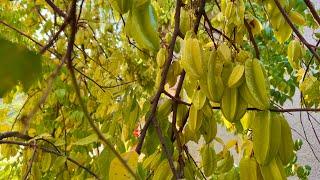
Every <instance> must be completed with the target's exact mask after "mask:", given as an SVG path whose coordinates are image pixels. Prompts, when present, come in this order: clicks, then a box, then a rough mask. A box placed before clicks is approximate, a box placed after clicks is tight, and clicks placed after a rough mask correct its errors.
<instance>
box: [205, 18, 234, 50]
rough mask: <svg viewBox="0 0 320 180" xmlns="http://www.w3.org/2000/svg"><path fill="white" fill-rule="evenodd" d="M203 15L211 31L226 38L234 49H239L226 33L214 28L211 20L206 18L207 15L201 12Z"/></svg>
mask: <svg viewBox="0 0 320 180" xmlns="http://www.w3.org/2000/svg"><path fill="white" fill-rule="evenodd" d="M203 17H204V19H205V21H206V22H207V24H208V25H209V28H210V30H211V31H213V32H216V33H218V34H220V35H222V36H223V37H224V38H225V39H226V40H228V41H229V42H230V43H231V45H232V46H233V47H234V49H235V50H236V51H239V49H238V48H237V46H236V45H235V43H234V41H233V40H232V39H230V38H229V37H228V36H227V35H225V34H224V33H223V32H222V31H220V30H219V29H217V28H214V27H213V26H212V24H211V21H210V19H209V18H208V16H207V14H206V13H203Z"/></svg>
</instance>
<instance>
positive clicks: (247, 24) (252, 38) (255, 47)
mask: <svg viewBox="0 0 320 180" xmlns="http://www.w3.org/2000/svg"><path fill="white" fill-rule="evenodd" d="M244 25H245V26H246V28H247V31H248V34H249V38H250V41H251V43H252V45H253V47H254V51H255V53H256V58H257V59H260V52H259V47H258V45H257V43H256V41H255V40H254V37H253V34H252V31H251V27H250V25H249V23H248V22H247V20H246V19H244Z"/></svg>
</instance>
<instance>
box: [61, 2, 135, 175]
mask: <svg viewBox="0 0 320 180" xmlns="http://www.w3.org/2000/svg"><path fill="white" fill-rule="evenodd" d="M76 2H77V0H73V1H72V5H71V7H72V10H71V11H70V18H71V20H70V25H71V35H70V37H69V40H68V46H67V52H66V55H65V59H66V61H67V68H68V70H69V72H70V76H71V80H72V84H73V86H74V89H75V91H76V96H77V98H78V99H79V103H80V106H81V108H82V110H83V112H84V115H85V117H86V118H87V119H88V121H89V124H90V126H91V127H92V129H93V130H94V131H95V133H96V134H97V135H98V137H99V139H100V140H101V141H102V142H103V143H104V144H106V146H107V147H108V148H109V149H110V150H111V152H112V153H113V154H114V155H115V156H116V158H117V159H119V161H120V163H121V164H122V165H123V166H124V167H125V168H126V169H127V170H128V172H129V173H130V174H131V175H132V176H133V177H134V178H135V179H137V176H136V174H135V173H134V171H133V170H132V169H131V168H130V167H129V166H128V164H127V163H126V161H125V160H124V159H123V158H122V157H121V155H120V154H119V153H118V152H117V151H116V150H115V149H114V147H113V145H112V144H111V143H110V142H109V141H108V140H107V139H106V137H105V136H104V135H103V133H102V132H101V131H100V129H99V128H98V127H97V126H96V125H95V123H94V121H93V119H91V116H90V115H89V112H88V110H87V108H86V105H85V104H84V102H83V100H82V98H81V94H80V88H79V86H78V83H77V80H76V77H75V73H74V68H73V65H72V58H71V54H72V52H73V45H74V41H75V36H76V33H77V19H76Z"/></svg>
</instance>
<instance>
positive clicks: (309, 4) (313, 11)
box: [304, 0, 320, 26]
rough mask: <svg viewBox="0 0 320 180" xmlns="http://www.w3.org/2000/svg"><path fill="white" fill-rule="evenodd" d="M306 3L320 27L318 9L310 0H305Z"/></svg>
mask: <svg viewBox="0 0 320 180" xmlns="http://www.w3.org/2000/svg"><path fill="white" fill-rule="evenodd" d="M304 3H306V5H307V6H308V9H309V10H310V12H311V14H312V16H313V18H314V19H315V20H316V22H317V23H318V25H319V26H320V17H319V15H318V13H317V10H316V8H314V6H313V4H312V2H311V1H310V0H304Z"/></svg>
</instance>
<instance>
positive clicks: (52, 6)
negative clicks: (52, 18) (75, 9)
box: [46, 0, 67, 18]
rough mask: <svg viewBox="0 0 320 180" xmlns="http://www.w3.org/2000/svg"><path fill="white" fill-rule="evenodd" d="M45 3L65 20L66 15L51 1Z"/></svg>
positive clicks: (47, 0)
mask: <svg viewBox="0 0 320 180" xmlns="http://www.w3.org/2000/svg"><path fill="white" fill-rule="evenodd" d="M46 2H47V4H48V5H49V6H50V7H51V8H52V9H53V11H54V12H56V13H57V14H58V15H59V16H62V17H64V18H67V14H66V13H65V12H63V11H62V10H61V9H60V8H59V7H58V6H56V5H55V4H54V3H53V2H52V1H51V0H46Z"/></svg>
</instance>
